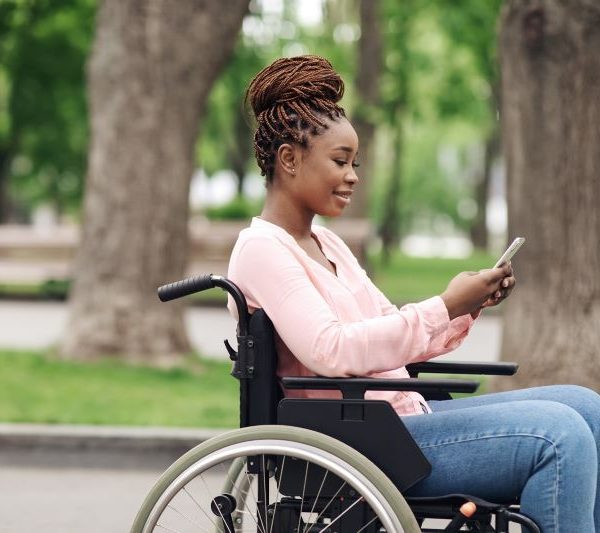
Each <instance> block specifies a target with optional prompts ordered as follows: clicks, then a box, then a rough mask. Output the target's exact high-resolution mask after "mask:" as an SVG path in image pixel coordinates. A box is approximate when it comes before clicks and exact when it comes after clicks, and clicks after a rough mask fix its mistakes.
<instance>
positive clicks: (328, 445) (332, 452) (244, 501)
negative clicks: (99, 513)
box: [131, 426, 420, 533]
mask: <svg viewBox="0 0 600 533" xmlns="http://www.w3.org/2000/svg"><path fill="white" fill-rule="evenodd" d="M192 531H194V532H200V531H203V532H210V533H216V532H219V533H221V532H223V533H241V532H248V533H249V532H255V533H292V532H297V533H319V532H321V531H327V532H330V533H334V532H338V533H345V532H354V533H359V532H361V533H375V532H387V533H403V532H406V533H417V532H419V531H420V528H419V526H418V525H417V523H416V521H415V519H414V516H413V514H412V512H411V510H410V508H409V507H408V505H407V504H406V502H405V501H404V499H403V497H402V495H401V494H400V493H399V492H398V490H397V489H396V487H395V486H394V485H393V483H392V482H391V481H390V480H389V479H388V478H387V477H386V476H385V475H384V474H383V472H381V470H379V468H377V467H376V466H375V465H374V464H373V463H372V462H371V461H369V460H368V459H367V458H366V457H364V456H363V455H361V454H360V453H358V452H357V451H356V450H354V449H352V448H350V447H349V446H347V445H345V444H343V443H341V442H340V441H337V440H335V439H333V438H331V437H328V436H326V435H323V434H321V433H317V432H314V431H310V430H306V429H302V428H296V427H289V426H255V427H249V428H244V429H238V430H234V431H231V432H229V433H225V434H223V435H220V436H218V437H215V438H213V439H210V440H209V441H206V442H204V443H202V444H200V445H199V446H196V447H195V448H194V449H192V450H190V451H189V452H188V453H186V454H185V455H183V456H182V457H181V458H180V459H179V460H178V461H177V462H175V463H174V464H173V465H172V466H171V467H170V468H169V469H168V470H167V471H166V472H165V473H164V474H163V475H162V476H161V478H160V479H159V480H158V482H157V483H156V485H155V486H154V487H153V488H152V490H151V491H150V493H149V494H148V496H147V497H146V499H145V501H144V503H143V505H142V507H141V509H140V511H139V512H138V515H137V517H136V519H135V521H134V524H133V527H132V529H131V532H132V533H149V532H168V533H172V532H177V533H187V532H192Z"/></svg>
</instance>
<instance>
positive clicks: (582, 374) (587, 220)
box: [500, 0, 600, 389]
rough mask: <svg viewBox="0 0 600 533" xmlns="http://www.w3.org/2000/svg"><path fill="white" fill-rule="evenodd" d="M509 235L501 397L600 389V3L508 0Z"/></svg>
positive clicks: (504, 45) (504, 51)
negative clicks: (513, 285) (506, 390)
mask: <svg viewBox="0 0 600 533" xmlns="http://www.w3.org/2000/svg"><path fill="white" fill-rule="evenodd" d="M500 49H501V60H502V78H503V79H502V109H503V145H504V149H505V155H506V163H507V172H508V205H509V232H510V235H511V237H513V236H516V235H524V236H525V237H527V243H526V244H525V246H524V247H523V249H522V251H521V252H519V254H518V256H517V257H516V258H515V259H514V260H513V266H514V267H515V270H516V276H517V279H518V286H517V290H516V291H515V292H514V293H513V295H512V296H511V298H510V299H509V300H508V302H507V306H506V308H505V309H504V317H505V318H504V334H503V342H502V358H503V359H506V360H509V359H512V360H517V361H518V362H520V363H521V365H522V368H521V371H520V372H519V375H518V377H516V379H511V380H508V381H506V382H504V383H505V384H503V385H500V387H506V386H511V387H521V386H531V385H541V384H547V383H557V382H569V383H577V384H581V385H586V386H590V387H593V388H596V389H597V388H598V387H599V386H600V365H599V364H598V354H599V350H598V324H600V277H599V276H598V271H599V270H600V245H599V242H600V215H599V211H598V205H599V204H600V185H599V181H598V169H599V168H600V127H599V126H598V125H599V124H600V85H598V72H600V54H599V53H598V50H600V4H598V2H597V1H595V0H536V1H523V0H511V1H509V2H508V3H507V5H506V6H505V10H504V12H503V16H502V31H501V36H500Z"/></svg>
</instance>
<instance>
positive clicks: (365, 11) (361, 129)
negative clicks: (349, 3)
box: [346, 0, 383, 218]
mask: <svg viewBox="0 0 600 533" xmlns="http://www.w3.org/2000/svg"><path fill="white" fill-rule="evenodd" d="M380 4H381V2H380V0H361V2H360V27H361V37H360V40H359V43H358V73H357V77H356V89H357V93H358V99H359V101H358V105H357V106H356V110H355V112H354V116H353V117H352V122H353V124H354V128H355V129H356V133H357V134H358V139H359V141H360V168H359V169H358V175H359V178H362V180H361V181H362V182H361V183H359V186H358V187H356V190H355V192H354V194H353V195H352V203H351V204H350V205H349V206H348V209H347V210H346V215H347V216H349V217H353V218H367V217H368V216H369V183H370V182H372V179H371V176H372V172H373V167H374V164H373V162H374V161H373V159H374V157H373V151H374V148H375V146H374V145H375V143H374V136H375V122H376V117H375V116H374V115H375V109H376V107H377V105H378V104H379V77H380V74H381V64H382V48H383V44H382V36H381V28H380V21H379V17H380V15H381V13H380V11H381V10H380Z"/></svg>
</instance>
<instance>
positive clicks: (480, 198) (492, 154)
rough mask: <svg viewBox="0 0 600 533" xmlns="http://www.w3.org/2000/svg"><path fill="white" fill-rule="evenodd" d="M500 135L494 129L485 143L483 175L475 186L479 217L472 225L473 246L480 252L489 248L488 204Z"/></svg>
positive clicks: (476, 217)
mask: <svg viewBox="0 0 600 533" xmlns="http://www.w3.org/2000/svg"><path fill="white" fill-rule="evenodd" d="M499 135H500V132H499V131H497V129H494V130H493V131H492V132H491V133H490V136H489V137H488V138H487V139H486V141H485V146H484V153H483V164H482V168H481V174H480V176H479V179H478V181H477V183H476V184H475V202H476V203H477V215H476V216H475V219H474V220H473V223H472V225H471V241H473V246H475V248H478V249H480V250H487V247H488V229H487V202H488V198H489V195H490V194H489V193H490V184H491V181H492V168H493V165H494V162H495V161H496V159H497V158H498V155H499V150H500V142H499Z"/></svg>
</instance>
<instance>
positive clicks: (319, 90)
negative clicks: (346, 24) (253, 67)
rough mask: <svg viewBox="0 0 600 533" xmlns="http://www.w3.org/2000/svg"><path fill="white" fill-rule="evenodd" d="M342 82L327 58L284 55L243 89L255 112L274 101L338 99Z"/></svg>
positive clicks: (267, 107)
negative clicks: (246, 89)
mask: <svg viewBox="0 0 600 533" xmlns="http://www.w3.org/2000/svg"><path fill="white" fill-rule="evenodd" d="M343 95H344V82H343V81H342V79H341V78H340V76H339V74H338V73H337V72H335V70H333V67H332V65H331V63H330V62H329V61H327V59H325V58H323V57H319V56H315V55H304V56H296V57H285V58H281V59H278V60H276V61H274V62H273V63H272V64H271V65H269V66H268V67H266V68H264V69H263V70H261V71H260V72H259V73H258V74H257V75H256V77H255V78H254V79H253V80H252V82H251V83H250V86H249V87H248V91H247V93H246V100H247V101H249V103H250V105H251V106H252V110H253V111H254V115H255V116H256V117H257V118H258V116H259V115H260V114H261V113H262V112H263V111H265V110H267V109H271V108H273V107H275V106H277V105H281V104H285V103H288V102H294V101H304V102H306V103H308V104H309V105H310V102H311V101H313V100H315V99H319V100H328V101H329V102H331V104H335V103H337V102H339V101H340V100H341V98H342V96H343Z"/></svg>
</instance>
